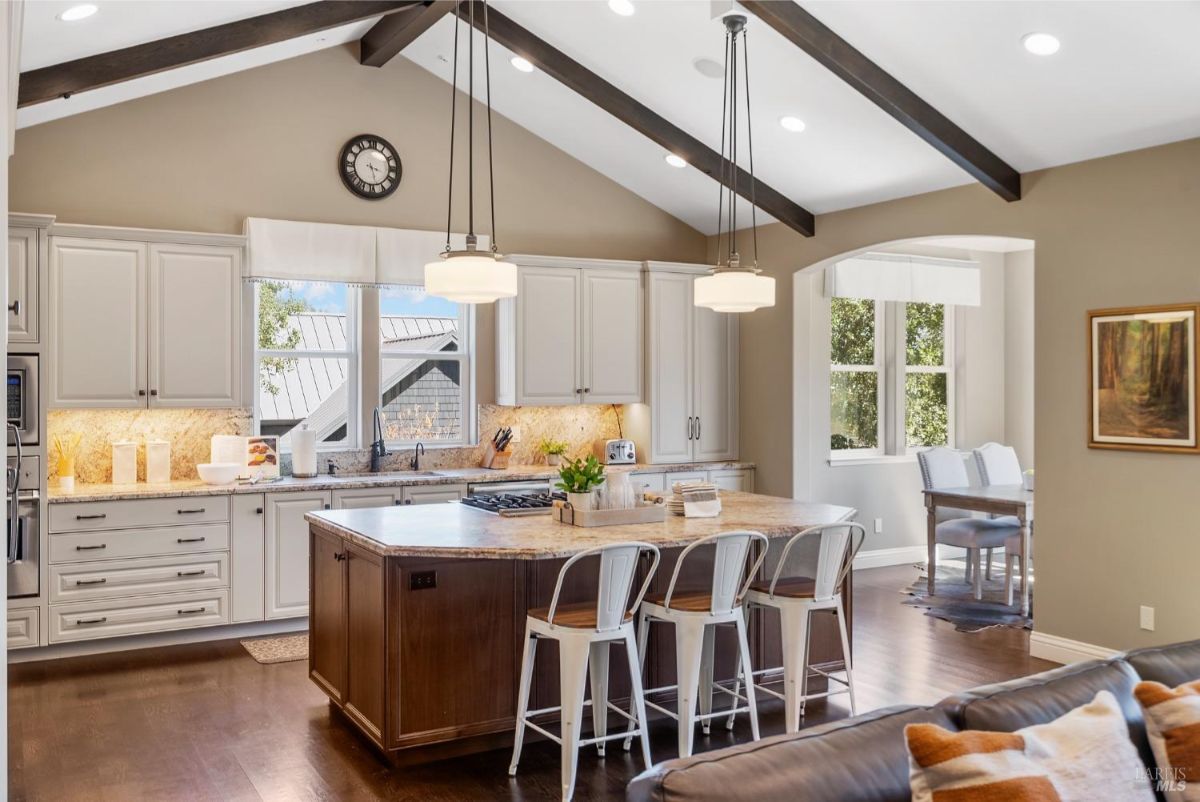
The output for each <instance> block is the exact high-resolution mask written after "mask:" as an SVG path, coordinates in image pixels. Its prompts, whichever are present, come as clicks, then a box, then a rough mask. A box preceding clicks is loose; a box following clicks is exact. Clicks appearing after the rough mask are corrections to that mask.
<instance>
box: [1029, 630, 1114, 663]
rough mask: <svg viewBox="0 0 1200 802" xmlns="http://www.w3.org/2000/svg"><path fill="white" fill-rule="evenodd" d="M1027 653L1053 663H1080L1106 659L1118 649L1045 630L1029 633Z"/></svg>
mask: <svg viewBox="0 0 1200 802" xmlns="http://www.w3.org/2000/svg"><path fill="white" fill-rule="evenodd" d="M1029 654H1030V655H1031V656H1033V657H1039V658H1041V659H1042V660H1052V661H1054V662H1055V663H1062V664H1063V665H1067V664H1069V663H1081V662H1083V661H1085V660H1106V659H1108V658H1110V657H1112V656H1114V655H1117V654H1120V651H1118V650H1117V649H1109V648H1108V647H1106V646H1096V645H1095V644H1092V643H1084V642H1083V641H1077V640H1071V639H1070V638H1060V637H1059V636H1058V635H1048V634H1046V633H1045V632H1031V633H1030V634H1029Z"/></svg>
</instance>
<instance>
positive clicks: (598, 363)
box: [496, 257, 643, 406]
mask: <svg viewBox="0 0 1200 802" xmlns="http://www.w3.org/2000/svg"><path fill="white" fill-rule="evenodd" d="M513 259H514V261H516V262H517V264H518V265H519V268H518V269H519V271H520V274H519V285H518V293H517V297H516V298H510V299H505V300H503V301H500V302H499V303H497V306H496V395H497V400H498V402H499V403H501V404H509V405H534V406H563V405H567V404H610V403H612V404H626V403H635V402H637V401H640V400H641V398H642V373H643V370H642V359H643V356H642V352H643V346H642V342H643V332H642V289H641V288H642V280H641V274H640V270H639V265H637V264H636V263H634V262H612V261H604V260H595V259H549V258H543V257H513Z"/></svg>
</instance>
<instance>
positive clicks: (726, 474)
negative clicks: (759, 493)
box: [708, 468, 754, 493]
mask: <svg viewBox="0 0 1200 802" xmlns="http://www.w3.org/2000/svg"><path fill="white" fill-rule="evenodd" d="M708 481H710V482H712V483H713V484H714V485H716V486H717V487H719V488H721V489H722V490H736V491H740V492H743V493H753V492H754V469H753V468H717V469H714V470H711V471H709V472H708Z"/></svg>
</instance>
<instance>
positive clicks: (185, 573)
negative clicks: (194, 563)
mask: <svg viewBox="0 0 1200 802" xmlns="http://www.w3.org/2000/svg"><path fill="white" fill-rule="evenodd" d="M207 573H208V571H207V570H205V569H204V568H201V569H200V570H199V571H176V572H175V576H204V575H205V574H207Z"/></svg>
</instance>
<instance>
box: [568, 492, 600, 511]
mask: <svg viewBox="0 0 1200 802" xmlns="http://www.w3.org/2000/svg"><path fill="white" fill-rule="evenodd" d="M567 501H568V502H570V504H571V506H572V507H574V508H575V509H577V510H594V509H596V494H595V492H588V493H567Z"/></svg>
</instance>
